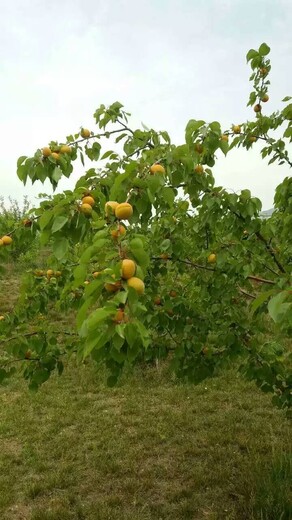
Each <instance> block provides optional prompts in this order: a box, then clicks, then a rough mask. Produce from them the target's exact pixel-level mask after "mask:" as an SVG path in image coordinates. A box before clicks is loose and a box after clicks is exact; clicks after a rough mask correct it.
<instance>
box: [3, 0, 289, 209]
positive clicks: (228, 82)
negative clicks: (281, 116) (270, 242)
mask: <svg viewBox="0 0 292 520" xmlns="http://www.w3.org/2000/svg"><path fill="white" fill-rule="evenodd" d="M291 26H292V2H291V0H277V1H276V2H275V1H274V0H147V1H146V0H135V1H133V0H103V1H101V0H87V1H86V2H84V1H81V0H70V1H69V0H62V1H61V2H60V1H57V0H50V2H47V1H44V0H12V1H11V2H4V1H3V2H2V3H1V18H0V113H1V118H0V149H1V153H0V196H1V195H2V196H4V197H5V200H7V199H8V197H9V196H11V197H12V198H14V199H17V200H18V201H22V198H23V196H24V195H27V196H28V197H29V199H30V201H31V202H32V204H36V196H37V195H38V193H40V192H41V193H44V192H46V193H51V192H52V190H51V187H50V185H49V184H45V185H44V186H43V185H42V184H41V183H36V184H34V185H33V186H31V185H30V184H27V185H26V186H23V185H22V183H21V182H20V181H19V180H18V178H17V175H16V161H17V158H18V157H19V156H20V155H28V156H31V155H33V154H34V152H35V150H36V149H37V148H41V147H42V146H46V144H47V143H48V142H49V141H50V140H51V139H53V140H59V141H63V140H64V138H65V136H66V135H68V134H70V133H74V132H75V131H78V130H79V128H80V126H84V127H88V128H90V129H91V130H94V129H95V127H94V120H93V117H92V115H93V113H94V111H95V109H96V108H97V107H98V106H99V105H100V104H101V103H104V104H110V103H112V102H114V101H117V100H118V101H120V102H121V103H123V105H124V106H125V109H126V110H127V111H128V112H131V114H133V118H132V123H131V125H132V126H133V127H135V128H136V127H139V126H140V125H141V122H143V123H144V124H145V125H146V126H148V127H152V128H155V129H156V130H167V131H168V132H169V134H170V136H171V138H172V140H173V142H174V143H175V144H181V143H182V142H183V139H184V129H185V126H186V123H187V121H188V120H189V119H204V120H205V121H208V122H211V121H216V120H217V121H220V123H221V124H222V126H223V128H230V125H231V124H232V123H240V122H243V121H246V120H247V119H253V118H254V113H253V110H252V109H251V108H250V107H249V108H248V107H246V103H247V99H248V95H249V92H250V91H251V84H250V83H249V80H248V78H249V75H250V69H249V67H248V65H247V64H246V59H245V56H246V52H247V51H248V50H249V49H250V48H258V47H259V45H260V44H261V43H262V42H266V43H267V44H268V45H269V46H270V47H271V55H270V58H271V62H272V71H271V75H270V80H271V86H270V91H269V95H270V101H269V103H267V104H266V105H265V107H264V111H265V113H267V114H269V112H272V111H274V110H276V109H279V108H281V107H282V105H283V103H281V100H282V99H283V97H285V96H286V95H289V94H292V92H291V79H292V67H291V56H292V38H291ZM259 152H260V145H259V144H258V143H256V145H254V150H253V151H252V152H246V151H245V150H237V149H236V150H235V151H233V152H232V153H230V155H228V156H227V158H224V157H223V156H221V155H220V154H219V155H220V157H219V155H218V161H217V163H216V165H215V167H214V169H213V173H214V176H215V180H216V184H217V185H220V186H224V187H226V188H228V189H230V190H234V191H238V190H241V189H244V188H249V189H250V190H251V192H252V194H253V195H254V196H257V197H259V198H260V199H261V200H262V202H263V209H268V208H270V207H271V206H272V205H273V196H274V190H275V187H276V186H277V185H278V184H279V183H280V182H281V181H282V180H283V179H284V178H285V177H286V176H287V175H291V172H290V171H289V168H288V167H286V166H281V167H279V166H277V165H276V164H274V165H271V166H268V165H267V162H264V161H263V160H262V159H261V157H260V153H259ZM75 164H76V163H75ZM81 173H82V168H81V167H79V168H77V171H76V172H75V173H74V174H73V175H72V176H71V178H70V179H68V180H67V179H66V180H64V181H62V182H61V183H60V187H59V189H70V188H71V187H73V185H74V183H75V181H76V180H77V178H78V175H80V174H81Z"/></svg>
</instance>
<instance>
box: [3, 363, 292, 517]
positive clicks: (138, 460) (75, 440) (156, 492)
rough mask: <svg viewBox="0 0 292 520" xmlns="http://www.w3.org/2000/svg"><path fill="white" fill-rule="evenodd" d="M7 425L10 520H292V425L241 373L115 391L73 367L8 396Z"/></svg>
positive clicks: (15, 386)
mask: <svg viewBox="0 0 292 520" xmlns="http://www.w3.org/2000/svg"><path fill="white" fill-rule="evenodd" d="M0 423H1V426H0V439H1V448H2V449H1V455H0V490H1V492H0V518H1V519H3V520H6V519H7V520H8V519H33V520H57V519H60V520H61V519H64V520H66V519H68V520H69V519H70V520H71V519H72V520H73V519H74V520H75V519H76V520H77V519H84V520H85V519H86V520H87V519H88V520H91V519H92V520H93V519H101V520H106V519H113V520H115V519H117V520H118V519H119V520H121V519H125V520H126V519H133V520H134V519H137V520H138V519H141V520H148V519H151V520H152V519H153V520H154V519H155V520H159V519H173V520H180V519H192V520H195V519H198V520H199V519H204V518H207V519H212V520H213V519H221V518H222V519H253V518H254V519H262V518H263V519H267V520H280V519H282V518H283V519H285V520H286V519H289V518H292V509H290V513H289V506H288V486H289V481H288V479H289V478H291V475H292V472H291V461H290V469H289V455H288V452H289V439H290V436H289V433H291V432H289V424H288V422H287V421H286V420H285V418H284V416H283V415H282V413H281V412H280V411H278V410H276V409H274V408H272V407H271V405H270V402H269V398H267V397H266V396H264V395H262V394H261V393H260V392H259V391H258V390H257V389H256V388H255V387H254V386H253V385H250V384H246V383H245V382H243V381H242V380H241V379H238V378H237V377H236V375H235V374H233V373H231V372H229V373H225V374H224V375H223V376H222V377H217V378H214V379H213V380H212V381H208V382H207V383H204V384H202V385H200V386H198V387H193V386H190V385H181V384H175V383H174V382H172V381H171V380H170V378H169V377H168V374H167V369H166V368H165V367H161V368H160V369H158V370H157V369H155V368H144V369H142V367H141V368H140V369H139V370H137V371H136V372H135V374H132V375H129V376H128V377H127V378H125V381H124V382H122V383H121V385H120V386H119V387H118V388H114V389H110V388H107V387H106V386H105V384H104V374H101V373H97V372H96V371H95V370H94V368H93V367H92V366H90V365H85V366H84V365H83V366H81V367H77V366H75V365H74V363H73V362H72V363H71V365H70V366H69V367H67V370H66V372H65V373H64V375H63V376H62V377H61V378H58V377H53V378H52V379H51V380H50V381H49V382H48V383H46V384H45V385H44V386H43V387H42V388H41V389H40V391H39V392H38V393H37V394H31V393H30V392H29V391H28V390H27V389H26V387H25V385H24V383H22V382H20V381H14V382H10V383H9V385H8V386H5V387H2V388H1V390H0ZM290 485H291V481H290ZM261 508H262V510H263V514H266V516H263V515H262V516H261V511H260V510H261ZM282 511H285V512H286V513H285V514H286V516H283V517H281V513H282ZM289 514H290V515H291V516H289Z"/></svg>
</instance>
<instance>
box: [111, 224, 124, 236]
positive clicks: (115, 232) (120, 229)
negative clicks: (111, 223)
mask: <svg viewBox="0 0 292 520" xmlns="http://www.w3.org/2000/svg"><path fill="white" fill-rule="evenodd" d="M125 234H126V228H125V226H123V225H122V224H120V225H119V227H118V229H113V230H112V231H111V236H112V237H113V238H119V237H120V236H123V235H125Z"/></svg>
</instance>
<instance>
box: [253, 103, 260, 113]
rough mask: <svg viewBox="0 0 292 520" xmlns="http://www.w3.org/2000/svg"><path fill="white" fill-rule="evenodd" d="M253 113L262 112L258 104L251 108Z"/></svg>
mask: <svg viewBox="0 0 292 520" xmlns="http://www.w3.org/2000/svg"><path fill="white" fill-rule="evenodd" d="M253 109H254V111H255V112H256V113H258V112H260V111H261V110H262V107H261V105H260V104H259V103H257V104H256V105H255V106H254V107H253Z"/></svg>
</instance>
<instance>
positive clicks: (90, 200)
mask: <svg viewBox="0 0 292 520" xmlns="http://www.w3.org/2000/svg"><path fill="white" fill-rule="evenodd" d="M82 204H89V205H90V206H91V207H92V206H94V204H95V200H94V198H93V197H92V196H91V195H86V196H85V197H83V199H82Z"/></svg>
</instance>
